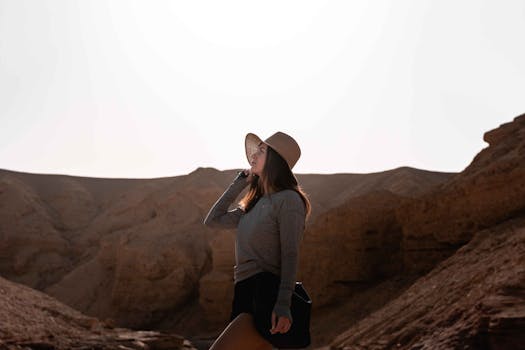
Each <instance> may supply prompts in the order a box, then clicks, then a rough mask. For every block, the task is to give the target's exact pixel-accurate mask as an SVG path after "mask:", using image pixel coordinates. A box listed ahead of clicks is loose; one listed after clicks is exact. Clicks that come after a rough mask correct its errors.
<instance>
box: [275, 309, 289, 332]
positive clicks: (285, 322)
mask: <svg viewBox="0 0 525 350" xmlns="http://www.w3.org/2000/svg"><path fill="white" fill-rule="evenodd" d="M291 326H292V322H291V321H290V319H289V318H288V317H284V316H280V317H279V320H277V315H276V314H275V312H273V311H272V329H270V333H272V334H275V333H286V332H288V331H289V330H290V327H291Z"/></svg>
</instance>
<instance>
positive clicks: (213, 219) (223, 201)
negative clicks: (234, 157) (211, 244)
mask: <svg viewBox="0 0 525 350" xmlns="http://www.w3.org/2000/svg"><path fill="white" fill-rule="evenodd" d="M242 174H243V172H242V171H241V172H239V174H238V175H237V177H236V178H235V179H234V180H233V182H232V183H231V184H230V186H228V188H227V189H226V191H224V193H223V194H222V196H221V197H220V198H219V199H218V200H217V202H215V204H214V205H213V207H212V208H211V209H210V211H209V212H208V215H206V218H205V219H204V225H206V226H210V227H219V228H236V227H237V224H238V223H239V219H240V218H241V216H242V215H243V214H244V212H243V211H242V210H241V209H240V208H235V209H233V210H230V211H228V208H229V207H230V205H231V204H232V203H233V201H234V200H235V199H236V198H237V196H238V195H239V194H240V193H241V192H242V190H243V189H244V188H245V187H246V185H248V181H247V180H246V176H243V175H242Z"/></svg>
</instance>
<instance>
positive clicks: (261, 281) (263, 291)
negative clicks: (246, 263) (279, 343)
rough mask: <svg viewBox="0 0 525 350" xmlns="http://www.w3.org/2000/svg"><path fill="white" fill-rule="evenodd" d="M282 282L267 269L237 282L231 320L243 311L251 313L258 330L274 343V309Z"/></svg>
mask: <svg viewBox="0 0 525 350" xmlns="http://www.w3.org/2000/svg"><path fill="white" fill-rule="evenodd" d="M280 283H281V279H280V277H279V276H277V275H275V274H273V273H271V272H266V271H265V272H259V273H258V274H256V275H253V276H251V277H249V278H247V279H245V280H242V281H240V282H237V283H235V290H234V295H233V302H232V312H231V315H230V321H232V320H233V319H234V318H235V317H237V316H238V315H239V314H240V313H242V312H246V313H249V314H251V315H252V316H253V317H254V323H255V328H256V329H257V331H258V332H259V333H260V334H261V335H262V336H263V337H264V338H265V339H266V340H268V341H269V342H270V343H272V340H273V338H274V337H275V335H274V334H271V333H270V329H271V328H272V311H273V308H274V306H275V302H276V301H277V295H278V293H279V285H280ZM272 344H273V343H272Z"/></svg>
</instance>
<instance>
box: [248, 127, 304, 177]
mask: <svg viewBox="0 0 525 350" xmlns="http://www.w3.org/2000/svg"><path fill="white" fill-rule="evenodd" d="M261 142H262V143H265V144H266V145H268V146H270V147H271V148H273V149H274V150H275V151H276V152H277V153H279V155H280V156H281V157H283V159H284V160H286V163H288V166H289V167H290V169H292V168H293V167H294V165H295V163H297V161H298V160H299V157H300V156H301V149H300V148H299V145H298V144H297V142H296V141H295V140H294V139H293V138H292V137H291V136H290V135H287V134H285V133H284V132H280V131H278V132H276V133H275V134H273V135H272V136H270V137H268V138H267V139H266V140H265V141H262V140H261V138H260V137H259V136H257V135H255V134H252V133H249V134H247V135H246V139H245V140H244V147H245V148H246V158H247V159H248V163H250V162H251V158H252V155H253V154H254V153H255V152H257V150H258V149H259V145H260V144H261Z"/></svg>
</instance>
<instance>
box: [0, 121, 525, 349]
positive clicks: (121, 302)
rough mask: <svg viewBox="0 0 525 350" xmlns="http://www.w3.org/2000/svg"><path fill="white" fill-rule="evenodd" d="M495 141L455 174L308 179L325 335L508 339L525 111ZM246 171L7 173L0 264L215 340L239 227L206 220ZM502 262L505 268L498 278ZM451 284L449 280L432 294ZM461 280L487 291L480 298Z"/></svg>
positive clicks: (130, 321) (78, 301)
mask: <svg viewBox="0 0 525 350" xmlns="http://www.w3.org/2000/svg"><path fill="white" fill-rule="evenodd" d="M484 139H485V141H487V142H488V143H489V146H488V147H487V148H485V149H483V150H482V151H481V152H480V153H479V154H478V155H477V156H476V157H475V158H474V159H473V161H472V163H471V164H470V165H469V166H468V167H466V169H465V170H464V171H462V172H461V173H458V174H451V173H438V172H430V171H423V170H418V169H412V168H408V167H401V168H397V169H393V170H389V171H384V172H378V173H373V174H333V175H315V174H304V175H298V178H299V182H300V183H301V184H302V187H303V188H304V189H305V191H306V192H307V193H308V194H309V196H310V199H311V200H312V204H313V212H312V216H311V218H310V220H309V222H308V223H307V229H306V232H305V236H304V241H303V243H302V246H301V255H300V266H299V279H300V280H303V282H304V284H305V286H306V287H307V289H308V290H309V292H310V294H311V296H312V297H313V300H314V311H313V316H314V318H313V326H312V327H313V334H316V335H319V337H318V339H322V342H320V341H317V340H316V339H315V338H314V344H315V345H322V344H326V342H330V341H332V340H333V339H334V338H336V340H335V341H334V342H333V346H334V347H336V348H338V349H339V348H340V349H346V348H348V349H352V348H353V347H354V346H357V347H355V348H356V349H358V348H359V347H358V346H361V345H359V344H362V348H367V346H370V348H378V349H379V348H389V346H391V345H392V344H394V342H395V346H397V344H398V343H399V344H400V345H399V346H400V347H409V346H420V347H421V348H425V347H428V348H430V346H431V344H443V346H444V347H445V348H447V347H455V346H456V345H457V346H460V347H461V346H474V345H475V344H496V345H494V347H495V348H497V347H498V346H499V347H502V346H504V345H501V344H505V342H509V341H510V342H512V339H513V338H516V336H515V334H516V329H518V330H519V329H521V330H523V327H522V325H523V323H522V322H523V321H522V318H521V317H522V316H521V314H518V313H516V312H518V311H519V310H521V309H520V308H521V307H522V306H520V305H521V304H520V303H519V302H518V301H519V298H522V294H521V293H522V292H521V289H520V288H522V287H523V281H522V279H520V278H521V277H519V278H518V277H516V278H517V279H512V277H511V275H513V276H521V273H522V272H521V270H519V268H517V267H516V265H515V264H516V263H520V264H522V262H523V261H522V260H520V258H519V257H518V255H517V254H518V253H519V252H521V250H519V249H520V248H519V247H521V246H523V245H522V241H521V238H519V237H521V235H522V234H521V232H522V229H521V228H519V227H521V226H520V225H521V224H520V222H521V221H519V218H521V217H524V216H525V115H524V116H520V117H517V118H515V119H514V121H513V122H511V123H507V124H504V125H502V126H500V127H499V128H497V129H495V130H492V131H489V132H487V133H486V134H485V136H484ZM235 172H236V171H235V170H228V171H218V170H215V169H211V168H199V169H197V170H196V171H194V172H193V173H191V174H188V175H185V176H177V177H171V178H159V179H140V180H133V179H95V178H83V177H73V176H64V175H39V174H27V173H20V172H13V171H5V170H0V274H1V275H2V276H3V277H5V278H8V279H9V280H11V281H15V282H19V283H23V284H25V285H28V286H30V287H33V288H37V289H39V290H42V291H45V292H46V293H48V294H50V295H51V296H54V297H56V298H57V299H59V300H60V301H62V302H64V303H66V304H67V305H69V306H72V307H74V308H75V309H77V310H80V311H81V312H83V313H85V314H88V315H90V316H94V317H98V318H99V319H111V320H113V321H108V322H110V323H111V322H114V323H115V324H117V325H119V326H127V327H147V328H157V329H170V330H175V331H176V332H177V333H179V334H184V335H186V336H197V335H200V334H203V333H206V332H209V334H210V335H212V336H213V335H216V334H217V332H219V331H220V330H221V329H222V328H223V327H224V326H225V325H226V323H227V318H228V315H229V312H230V304H231V298H232V296H233V284H232V282H233V264H234V260H233V259H234V251H233V247H234V239H235V232H234V231H233V230H215V229H210V228H208V227H204V226H203V225H202V220H203V218H204V216H205V215H206V213H207V211H208V210H209V208H210V207H211V205H212V204H213V203H214V201H215V200H216V199H217V198H218V197H219V196H220V194H221V193H222V192H223V191H224V189H225V188H226V187H227V186H228V184H229V183H230V182H231V181H232V179H233V178H234V176H235ZM509 220H514V221H512V222H513V224H510V223H509V222H510V221H509ZM517 237H518V238H517ZM513 245H514V246H516V247H515V248H516V249H514V248H511V247H512V246H513ZM458 249H459V250H458ZM456 252H457V253H456ZM505 255H507V256H506V257H505V258H504V256H505ZM502 259H503V260H502ZM506 259H507V260H506ZM475 260H478V262H476V261H475ZM438 264H439V265H438ZM436 265H438V267H437V268H436ZM482 265H483V266H482ZM500 266H505V267H506V268H507V269H508V271H510V272H509V274H508V276H507V275H505V276H507V277H508V278H507V277H505V276H502V279H501V280H497V279H498V277H497V276H498V274H496V273H495V271H496V272H497V271H499V270H498V269H499V268H500ZM476 271H479V274H482V275H483V278H487V280H485V279H476V278H477V277H473V275H475V274H476V273H477V272H476ZM428 272H430V274H429V275H427V276H425V277H422V276H424V275H425V274H426V273H428ZM446 276H448V277H449V280H445V279H446ZM450 276H454V278H450ZM419 277H421V278H420V279H419V280H418V281H417V282H416V283H415V284H413V283H414V281H416V279H418V278H419ZM496 280H497V281H496ZM479 281H484V282H485V283H484V284H486V285H488V286H492V287H490V288H489V287H487V288H488V289H484V288H482V287H479V288H478V286H477V284H476V283H478V282H479ZM438 283H441V284H443V285H445V286H447V288H440V289H437V287H436V288H430V289H429V286H432V284H434V285H437V284H438ZM491 288H492V289H491ZM505 288H507V289H505ZM462 289H465V290H470V291H472V293H478V294H476V295H479V298H480V300H483V304H482V305H481V306H480V308H477V306H476V305H477V304H476V305H474V304H469V303H470V301H469V299H468V298H467V299H465V297H464V295H462V293H461V292H460V290H462ZM495 290H496V292H495ZM501 290H504V291H503V292H500V291H501ZM440 297H444V298H445V299H444V300H441V299H440ZM416 298H417V300H416ZM421 298H426V299H428V300H431V301H432V302H431V303H432V305H434V307H435V308H437V309H436V310H439V311H440V312H441V314H442V315H448V316H447V317H448V318H447V319H442V318H440V317H441V316H439V317H438V315H437V314H436V315H435V317H430V318H425V317H423V316H424V314H425V313H427V312H430V314H432V313H431V312H432V310H431V309H430V308H431V306H429V304H425V302H424V301H420V299H421ZM498 298H499V299H498ZM490 302H494V303H493V304H490ZM412 305H414V307H413V310H412ZM487 305H488V306H487ZM505 305H506V306H505ZM404 309H410V310H409V311H411V312H408V313H407V316H406V317H399V322H398V323H395V322H394V321H392V317H394V316H393V315H396V313H399V312H400V310H404ZM454 310H456V311H454ZM412 311H413V312H412ZM343 312H346V314H345V313H343ZM512 312H514V313H516V315H517V316H516V318H514V319H513V318H512V317H511V316H509V315H511V314H512ZM368 314H371V316H370V317H367V315H368ZM330 315H332V316H330ZM374 315H375V316H374ZM458 315H459V316H458ZM494 315H500V316H501V317H500V316H494ZM396 317H397V316H396ZM336 318H337V319H336ZM320 320H330V321H331V322H332V324H333V323H334V322H335V321H337V326H334V327H332V328H325V327H324V328H323V325H322V324H321V323H322V322H320ZM388 320H391V321H392V322H391V323H388ZM414 320H416V321H417V322H423V325H426V326H421V323H417V322H416V321H414ZM458 320H459V321H458ZM316 321H319V324H316ZM434 321H435V322H434ZM463 321H464V322H463ZM385 322H387V323H385ZM412 322H413V323H412ZM458 322H459V323H458ZM461 322H463V323H461ZM469 322H472V323H473V324H474V325H476V327H477V328H476V327H474V328H468V327H464V325H465V324H466V323H469ZM390 324H391V327H390V326H389V325H390ZM416 324H419V325H420V326H417V325H416ZM352 326H353V327H352ZM427 326H428V327H427ZM374 327H383V328H386V329H385V331H384V332H381V333H377V334H376V333H374V331H373V329H374ZM418 327H419V328H418ZM421 327H423V328H421ZM425 327H427V328H425ZM520 327H522V328H520ZM346 329H349V330H348V332H344V331H345V330H346ZM438 329H441V330H443V334H450V338H454V337H456V338H458V339H460V340H458V341H457V342H453V341H452V340H450V339H448V340H445V339H444V338H445V337H444V336H442V335H440V334H441V333H439V332H438ZM420 331H421V332H420ZM335 332H337V333H335ZM339 332H342V333H343V334H342V335H341V336H340V337H336V336H337V334H339ZM407 332H408V333H407ZM476 332H477V333H476ZM483 334H484V335H483ZM506 334H507V335H506ZM509 334H510V336H509ZM419 335H421V336H419ZM511 338H512V339H511ZM498 339H499V340H498ZM518 339H521V338H519V337H518ZM433 341H435V343H433ZM356 344H357V345H356ZM454 344H456V345H454ZM472 344H474V345H472ZM483 346H485V345H483ZM487 346H488V345H487ZM491 346H492V345H491Z"/></svg>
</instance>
